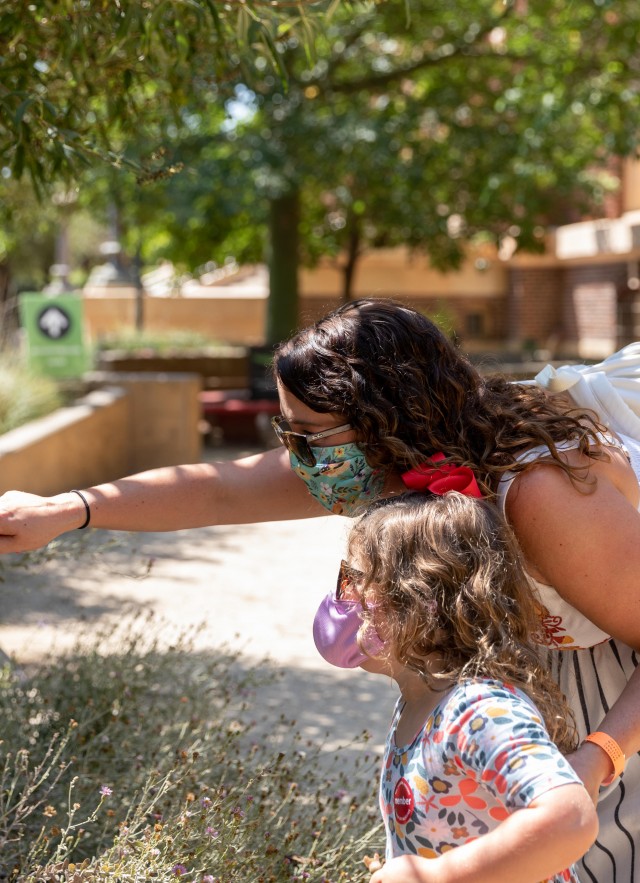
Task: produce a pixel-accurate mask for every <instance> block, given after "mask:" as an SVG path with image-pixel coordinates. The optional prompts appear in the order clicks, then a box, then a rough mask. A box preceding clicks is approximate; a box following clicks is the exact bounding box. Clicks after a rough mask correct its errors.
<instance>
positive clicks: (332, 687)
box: [0, 450, 396, 748]
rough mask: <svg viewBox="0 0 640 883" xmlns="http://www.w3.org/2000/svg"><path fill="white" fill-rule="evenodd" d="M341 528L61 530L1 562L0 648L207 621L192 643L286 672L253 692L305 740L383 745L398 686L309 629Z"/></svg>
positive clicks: (28, 649)
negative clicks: (129, 625) (139, 621)
mask: <svg viewBox="0 0 640 883" xmlns="http://www.w3.org/2000/svg"><path fill="white" fill-rule="evenodd" d="M233 453H235V452H234V451H229V450H219V451H215V452H214V454H213V457H214V458H220V459H222V458H223V457H226V456H230V455H232V454H233ZM348 524H349V522H348V519H343V518H339V517H336V516H328V517H326V518H312V519H308V520H305V521H288V522H272V523H267V524H249V525H241V526H229V527H209V528H201V529H197V530H191V531H180V532H176V533H171V534H162V533H145V534H122V533H111V532H107V531H87V532H86V533H85V534H83V533H77V532H74V533H70V534H67V535H65V536H64V537H63V538H61V540H59V541H56V544H55V546H54V548H53V549H52V548H51V547H50V551H49V552H48V553H47V555H45V556H44V559H42V557H41V556H40V555H39V556H38V557H37V560H35V561H30V562H27V565H26V566H25V567H20V568H15V567H13V566H11V567H10V568H7V567H5V568H4V569H0V577H3V578H4V582H2V583H1V584H0V597H1V598H2V604H1V607H0V610H1V613H0V648H1V649H2V650H3V651H4V652H5V653H7V654H9V655H10V656H11V657H12V658H13V659H15V661H16V662H17V663H22V664H26V663H28V662H30V661H34V660H36V659H41V658H43V657H44V656H46V655H47V654H49V653H51V652H53V653H56V652H60V651H62V650H64V649H66V648H69V647H71V646H73V644H74V643H75V641H76V638H77V635H78V632H79V630H80V628H81V626H82V627H84V628H87V627H88V628H90V629H92V628H94V627H96V628H97V627H98V626H102V625H109V624H123V623H124V624H125V625H126V622H127V621H128V619H129V618H131V617H134V616H135V615H136V613H138V612H140V611H154V612H155V613H156V614H157V616H158V623H159V624H158V628H159V629H160V631H161V634H162V637H163V639H165V638H166V640H167V642H170V641H171V640H172V639H173V638H174V637H175V635H176V634H178V633H179V632H181V631H183V630H184V629H187V628H189V627H192V626H198V625H201V624H202V626H203V629H202V631H201V632H200V633H199V634H198V635H197V637H196V639H195V646H196V648H199V649H202V650H211V649H212V648H215V647H218V646H220V645H222V644H226V645H228V646H231V647H233V648H237V649H239V650H241V651H242V654H243V656H245V657H246V658H247V660H248V661H250V662H255V661H257V660H261V659H262V658H263V657H264V656H265V655H266V656H268V657H269V658H270V660H271V661H272V665H273V667H274V668H275V669H276V670H277V671H278V672H280V673H281V677H279V679H278V680H277V682H275V683H274V684H273V685H271V686H269V687H266V688H264V689H261V690H260V691H259V696H258V697H257V700H256V701H257V702H259V703H260V704H261V705H262V708H261V709H258V710H259V711H263V710H264V711H265V712H267V714H269V713H273V715H277V716H279V715H280V713H281V712H282V711H285V712H286V713H287V714H289V715H290V716H292V717H295V718H296V720H297V725H298V727H300V728H301V729H302V730H303V731H304V732H306V733H308V734H309V735H310V736H316V737H318V736H320V737H322V736H323V734H324V733H325V732H330V733H331V734H336V738H337V741H339V742H341V743H343V742H344V741H345V740H349V739H351V738H354V737H357V735H358V734H359V733H360V732H361V731H362V730H363V729H367V730H368V731H369V732H370V733H371V734H372V736H373V745H375V746H376V747H378V748H379V746H380V744H381V742H382V740H383V738H384V734H385V732H386V726H387V723H388V720H389V717H390V713H391V709H392V706H393V702H394V700H395V696H396V688H395V685H394V684H393V683H391V682H389V681H387V680H385V679H383V678H379V677H377V676H373V675H368V674H366V673H364V672H361V671H359V670H355V671H341V670H339V669H335V668H333V667H331V666H329V665H327V664H326V663H325V662H324V661H323V660H322V659H321V658H320V657H319V655H318V654H317V651H316V649H315V647H314V644H313V639H312V636H311V624H312V620H313V615H314V613H315V610H316V607H317V604H318V602H319V600H320V599H321V598H322V597H323V596H324V595H325V594H326V593H327V591H329V590H330V589H331V588H333V586H334V585H335V581H336V575H337V569H338V564H339V561H340V558H341V557H342V554H343V551H344V545H345V537H346V530H347V528H348ZM96 549H97V550H99V551H98V552H96ZM5 560H6V559H5ZM13 560H14V561H15V559H13ZM0 567H2V559H0ZM334 741H335V740H334V738H333V736H331V737H330V738H329V739H328V744H329V745H330V746H331V745H333V744H334Z"/></svg>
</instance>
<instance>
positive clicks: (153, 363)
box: [97, 347, 249, 389]
mask: <svg viewBox="0 0 640 883" xmlns="http://www.w3.org/2000/svg"><path fill="white" fill-rule="evenodd" d="M97 365H98V369H99V370H101V371H117V372H125V373H127V372H143V371H144V372H150V373H154V372H155V373H157V372H170V373H176V372H178V373H188V374H197V375H198V376H199V377H201V378H202V387H203V389H245V388H246V387H247V386H248V385H249V355H248V351H247V349H246V347H225V348H222V349H220V351H215V352H210V353H208V352H203V353H198V352H195V353H186V352H185V353H175V354H169V355H158V354H155V353H153V352H149V353H144V352H140V353H130V352H125V351H123V350H105V351H104V352H102V353H100V355H99V356H98V361H97Z"/></svg>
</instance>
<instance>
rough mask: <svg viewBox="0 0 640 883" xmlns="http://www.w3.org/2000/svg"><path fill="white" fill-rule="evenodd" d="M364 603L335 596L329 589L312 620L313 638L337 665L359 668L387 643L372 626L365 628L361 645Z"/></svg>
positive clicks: (322, 652)
mask: <svg viewBox="0 0 640 883" xmlns="http://www.w3.org/2000/svg"><path fill="white" fill-rule="evenodd" d="M363 612H364V611H363V609H362V605H361V604H360V602H359V601H347V600H346V599H344V598H336V593H335V592H330V593H329V594H328V595H327V597H326V598H325V599H324V600H323V601H322V602H321V604H320V606H319V607H318V612H317V613H316V615H315V619H314V620H313V640H314V641H315V644H316V647H317V648H318V653H319V654H320V656H322V658H323V659H326V661H327V662H330V663H331V665H336V666H338V668H357V667H358V666H359V665H361V664H362V663H363V662H366V661H367V659H370V658H371V657H372V656H379V655H380V653H381V652H382V650H384V647H385V644H384V642H383V641H382V640H381V639H380V637H379V635H378V633H377V632H376V630H375V629H374V628H373V626H369V627H367V628H366V629H364V630H363V632H362V634H361V636H360V643H361V644H362V646H363V648H364V649H365V650H366V651H367V652H366V653H363V651H362V650H361V649H360V646H359V645H358V641H357V635H358V631H359V630H360V627H361V626H362V614H363Z"/></svg>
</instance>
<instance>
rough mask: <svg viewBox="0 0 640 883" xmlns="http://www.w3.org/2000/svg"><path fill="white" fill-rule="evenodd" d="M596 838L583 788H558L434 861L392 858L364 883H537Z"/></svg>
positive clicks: (593, 815) (592, 811) (570, 861)
mask: <svg viewBox="0 0 640 883" xmlns="http://www.w3.org/2000/svg"><path fill="white" fill-rule="evenodd" d="M597 834H598V817H597V815H596V811H595V808H594V806H593V803H592V802H591V800H590V799H589V795H588V794H587V792H586V790H585V789H584V788H583V787H582V786H581V785H577V784H575V785H574V784H567V785H560V786H559V787H557V788H553V789H552V790H551V791H547V792H546V793H545V794H543V795H542V796H540V797H538V798H536V799H535V800H533V801H532V802H531V803H530V804H529V805H528V806H527V807H526V808H525V809H519V810H517V811H516V812H514V813H513V814H512V815H510V816H509V817H508V818H507V819H505V821H504V822H502V823H501V824H500V825H498V827H497V828H495V829H494V830H493V831H491V832H490V833H489V834H486V835H484V836H482V837H479V838H478V839H477V840H473V841H471V842H470V843H465V844H463V845H462V846H458V847H457V848H456V849H452V850H450V851H448V852H445V853H444V854H443V855H440V856H438V858H435V859H427V858H420V857H418V856H414V855H403V856H399V857H398V858H394V859H391V860H390V861H388V862H387V863H386V864H385V865H383V867H382V868H381V869H380V870H379V871H376V872H375V874H373V875H372V877H371V879H370V881H369V883H513V881H514V880H517V881H518V883H538V881H539V880H545V879H547V878H548V877H552V876H553V875H554V874H556V873H558V872H560V871H562V870H563V869H564V868H567V867H569V866H570V865H571V864H573V863H574V862H576V861H578V859H580V858H581V857H582V856H583V855H584V853H585V852H586V851H587V850H588V849H589V847H590V846H591V845H592V843H593V842H594V840H595V839H596V837H597Z"/></svg>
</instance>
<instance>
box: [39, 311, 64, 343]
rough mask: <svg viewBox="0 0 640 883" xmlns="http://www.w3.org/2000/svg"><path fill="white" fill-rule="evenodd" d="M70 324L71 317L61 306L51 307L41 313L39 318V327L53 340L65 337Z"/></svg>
mask: <svg viewBox="0 0 640 883" xmlns="http://www.w3.org/2000/svg"><path fill="white" fill-rule="evenodd" d="M70 325H71V321H70V319H69V317H68V316H67V314H66V313H64V312H63V311H62V310H61V309H60V308H59V307H49V308H48V309H46V310H44V312H42V313H41V314H40V317H39V319H38V328H40V330H41V331H42V333H43V334H46V335H47V337H51V338H53V340H57V339H58V338H59V337H63V336H64V335H65V334H66V333H67V331H68V330H69V327H70Z"/></svg>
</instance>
